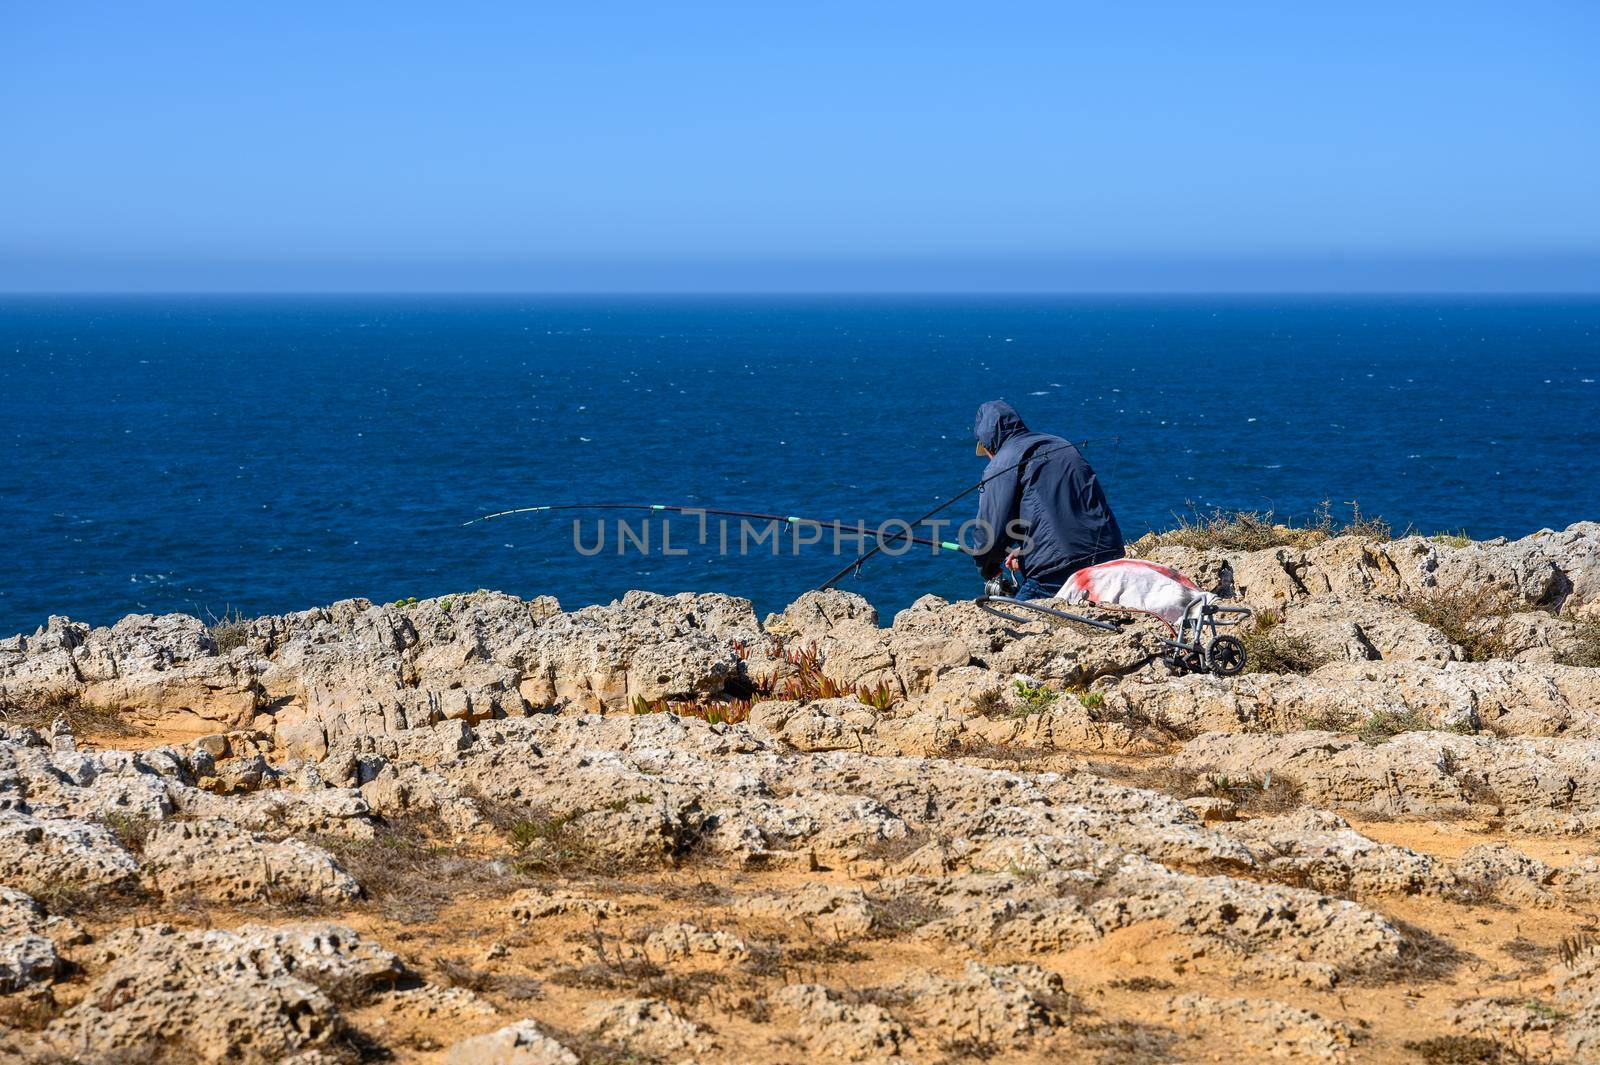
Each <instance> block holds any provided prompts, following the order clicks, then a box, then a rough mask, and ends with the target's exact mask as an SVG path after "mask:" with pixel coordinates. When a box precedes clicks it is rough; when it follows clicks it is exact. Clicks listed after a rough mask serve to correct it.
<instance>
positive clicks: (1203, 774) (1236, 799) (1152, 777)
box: [1090, 764, 1304, 814]
mask: <svg viewBox="0 0 1600 1065" xmlns="http://www.w3.org/2000/svg"><path fill="white" fill-rule="evenodd" d="M1090 769H1091V771H1092V772H1094V773H1097V774H1099V775H1101V776H1104V777H1107V778H1108V779H1111V780H1115V781H1116V782H1117V783H1119V784H1126V785H1127V786H1128V787H1131V788H1145V789H1147V790H1150V791H1160V792H1165V793H1166V794H1168V795H1171V796H1172V797H1174V798H1177V799H1193V798H1199V797H1201V796H1212V797H1216V798H1222V799H1227V800H1229V801H1230V802H1232V803H1233V804H1234V805H1235V806H1237V807H1238V808H1239V809H1240V810H1241V811H1242V812H1244V813H1250V814H1281V813H1287V812H1288V811H1290V810H1295V809H1298V808H1299V807H1300V806H1301V805H1303V803H1304V799H1303V798H1302V797H1301V794H1300V785H1298V784H1296V783H1295V782H1294V781H1292V780H1289V779H1287V778H1285V777H1283V776H1279V775H1276V774H1273V773H1265V774H1262V775H1261V776H1229V775H1228V774H1226V773H1217V772H1209V771H1203V770H1191V769H1178V768H1175V767H1173V766H1171V765H1152V766H1127V765H1117V764H1101V765H1094V766H1091V767H1090Z"/></svg>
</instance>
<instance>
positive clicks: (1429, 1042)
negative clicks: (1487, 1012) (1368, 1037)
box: [1405, 1035, 1528, 1065]
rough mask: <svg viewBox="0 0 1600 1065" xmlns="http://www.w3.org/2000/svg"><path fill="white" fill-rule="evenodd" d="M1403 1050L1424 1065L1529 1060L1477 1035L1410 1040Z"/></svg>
mask: <svg viewBox="0 0 1600 1065" xmlns="http://www.w3.org/2000/svg"><path fill="white" fill-rule="evenodd" d="M1405 1047H1406V1049H1407V1050H1409V1051H1411V1052H1412V1053H1413V1054H1415V1055H1416V1056H1417V1057H1418V1058H1419V1059H1420V1060H1422V1061H1424V1062H1427V1065H1513V1063H1516V1062H1525V1061H1527V1060H1528V1057H1527V1055H1525V1054H1523V1053H1522V1052H1521V1051H1518V1050H1513V1049H1512V1048H1511V1047H1508V1046H1506V1045H1505V1044H1504V1043H1497V1042H1495V1041H1494V1040H1493V1039H1485V1038H1483V1037H1482V1036H1477V1035H1438V1036H1434V1037H1433V1038H1431V1039H1417V1040H1412V1041H1411V1042H1408V1043H1406V1044H1405Z"/></svg>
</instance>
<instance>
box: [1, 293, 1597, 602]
mask: <svg viewBox="0 0 1600 1065" xmlns="http://www.w3.org/2000/svg"><path fill="white" fill-rule="evenodd" d="M1597 380H1600V301H1597V300H1595V299H1592V298H1589V299H1580V298H1555V297H1552V298H1544V299H1510V298H1504V299H1501V298H1495V299H1466V298H1458V299H1422V298H1362V299H1355V298H1322V299H1310V298H1305V299H1285V298H1182V299H1173V298H1153V297H1152V298H1092V299H1090V298H1084V299H1069V298H1031V297H1029V298H1023V297H1016V298H1004V299H998V298H981V299H979V298H971V299H966V298H949V297H939V298H932V297H929V298H915V299H913V298H816V297H808V298H799V297H796V298H771V297H760V298H757V297H747V298H621V297H615V298H602V297H591V298H522V297H482V298H435V297H399V296H396V297H323V298H308V297H252V298H239V297H220V296H218V297H159V298H158V297H148V298H134V297H117V298H110V297H97V298H78V297H72V298H68V297H49V298H35V297H27V298H23V297H14V296H13V297H0V507H3V509H0V532H3V534H4V536H3V544H4V556H3V559H4V560H3V562H0V633H9V632H15V631H27V630H31V629H32V628H33V627H34V626H36V625H38V624H40V623H42V622H43V621H44V620H45V618H46V617H47V616H48V615H49V614H52V613H65V614H70V615H72V616H74V617H79V618H82V619H85V620H89V621H92V622H96V623H104V622H109V621H111V620H114V619H116V618H117V617H119V616H121V615H122V614H125V613H129V612H134V611H153V612H163V611H171V610H182V611H188V612H191V613H196V614H199V615H201V616H205V615H206V614H207V613H208V612H210V613H216V614H221V613H222V612H223V611H225V610H227V609H230V608H231V609H234V610H241V611H243V612H244V613H246V614H259V613H265V612H279V611H286V610H295V609H302V608H305V607H308V606H313V605H317V604H323V603H328V602H331V601H333V600H336V599H341V598H347V597H350V596H366V597H369V598H372V599H374V600H380V601H382V600H390V599H395V598H399V597H405V596H417V597H426V596H431V595H437V594H442V593H449V592H458V591H463V590H470V589H474V588H479V587H488V588H499V589H504V590H506V591H510V592H515V593H518V594H521V595H535V594H541V593H549V594H554V595H556V596H558V597H559V598H560V599H561V601H562V603H563V604H564V605H566V606H567V607H569V608H571V607H575V606H579V605H582V604H585V603H593V602H606V601H609V600H610V599H612V598H614V597H616V596H618V595H620V594H621V593H622V592H623V591H625V590H627V589H629V588H648V589H654V590H659V591H666V592H673V591H682V590H697V591H711V590H715V591H724V592H729V593H733V594H737V595H743V596H748V597H750V598H751V599H753V600H755V602H756V604H757V606H758V608H759V609H763V610H770V609H777V608H780V607H781V606H782V605H783V604H784V603H786V602H788V601H789V600H791V599H792V598H794V597H795V596H797V595H799V594H800V593H801V592H803V591H805V590H806V589H808V588H811V587H813V586H815V585H816V584H817V583H818V582H819V581H821V580H822V579H823V578H825V577H826V576H827V575H829V574H830V573H831V572H833V570H835V569H837V568H838V567H839V565H840V564H842V563H841V561H840V560H836V559H835V558H834V557H833V556H832V555H831V553H829V552H828V551H827V550H826V549H825V548H819V547H813V548H807V549H803V550H801V552H800V553H799V554H798V555H794V554H791V553H790V550H789V546H788V545H787V544H786V545H785V548H784V554H783V555H782V556H781V557H778V558H774V557H772V555H771V553H770V549H768V548H765V547H763V548H761V549H760V550H758V551H757V552H756V553H755V554H754V555H752V556H750V557H738V556H737V555H735V556H732V557H725V556H722V555H721V554H720V553H719V552H718V550H717V549H716V544H715V542H714V541H715V527H714V526H713V530H712V531H713V537H712V539H713V543H712V544H710V545H708V546H706V547H702V546H700V545H699V544H697V543H696V542H695V540H696V538H697V533H698V528H697V526H696V524H695V523H694V522H692V521H684V522H680V523H679V524H677V525H676V526H675V527H674V538H673V549H674V550H675V551H676V550H680V549H686V550H687V553H686V554H682V555H673V556H670V557H668V556H665V555H663V554H662V553H661V551H660V543H659V534H660V529H659V524H656V525H655V526H654V534H655V540H654V542H653V544H652V547H653V548H654V550H653V551H652V553H651V554H649V555H641V554H639V553H637V552H630V553H629V554H627V555H625V556H622V557H618V556H617V555H616V554H615V552H614V536H613V539H612V540H609V541H608V543H607V551H606V552H605V553H603V554H601V555H597V556H595V557H585V556H583V555H581V554H579V553H578V552H576V551H575V550H574V549H573V534H572V527H571V522H572V520H573V516H572V515H529V516H520V517H512V518H505V519H500V520H497V521H494V522H490V523H484V524H478V525H473V526H469V527H465V528H463V527H462V522H464V521H466V520H467V519H469V518H472V517H474V516H476V515H479V514H482V513H484V512H487V511H491V510H499V509H503V508H507V507H516V506H527V505H531V504H536V503H546V502H570V501H603V502H632V501H638V502H646V503H649V502H662V503H687V504H699V505H707V506H723V507H733V508H748V509H755V510H760V511H773V512H779V513H788V514H800V515H805V516H816V517H822V518H834V517H838V518H844V519H849V520H854V519H857V518H864V519H867V520H869V521H873V520H881V519H886V518H891V517H904V518H912V517H915V516H916V515H918V514H920V513H921V512H922V511H924V510H926V509H928V508H929V507H931V506H932V505H933V504H934V503H935V502H936V501H938V500H940V499H942V498H944V497H946V496H948V495H951V494H954V493H955V492H957V491H959V490H960V489H962V488H964V487H966V486H967V485H969V484H971V483H972V482H973V481H975V480H976V479H977V478H978V476H979V474H980V472H981V470H982V467H983V461H982V460H981V459H978V458H975V457H974V456H973V454H972V443H971V423H972V414H973V410H974V408H975V407H976V406H977V404H978V403H979V402H980V401H982V400H985V399H991V398H997V397H1003V398H1006V399H1008V400H1010V401H1011V402H1012V403H1013V404H1014V405H1015V406H1017V407H1018V409H1019V410H1021V412H1022V413H1023V415H1024V417H1025V418H1026V419H1027V420H1028V422H1029V423H1030V424H1031V425H1033V426H1034V427H1036V428H1039V429H1042V430H1046V431H1050V432H1056V433H1059V434H1062V435H1066V436H1070V437H1072V438H1096V439H1099V438H1105V437H1113V436H1115V437H1120V440H1118V441H1111V440H1102V441H1101V442H1099V443H1094V444H1091V445H1089V446H1088V447H1087V448H1086V453H1087V454H1088V455H1089V457H1090V459H1091V461H1092V462H1094V464H1095V465H1096V467H1097V468H1098V470H1099V472H1100V474H1101V477H1102V479H1103V481H1104V483H1105V484H1106V487H1107V491H1108V493H1109V496H1110V499H1111V501H1112V504H1113V506H1114V507H1115V508H1116V509H1117V512H1118V514H1119V517H1120V519H1121V521H1122V525H1123V529H1124V531H1125V532H1126V533H1127V535H1128V537H1129V538H1130V539H1132V538H1133V537H1135V536H1137V535H1138V534H1139V533H1141V532H1143V531H1144V530H1146V529H1149V528H1151V527H1160V526H1164V525H1169V524H1171V522H1172V520H1173V514H1174V513H1175V512H1184V511H1186V510H1188V509H1189V508H1190V507H1191V506H1192V507H1198V508H1202V509H1203V508H1209V507H1212V506H1221V507H1248V508H1253V509H1268V508H1270V509H1272V510H1275V511H1276V512H1277V513H1278V514H1280V515H1283V516H1286V517H1292V518H1298V519H1305V518H1307V517H1309V516H1310V515H1311V513H1312V512H1313V511H1314V509H1315V508H1316V506H1317V505H1318V504H1319V503H1321V502H1322V501H1323V500H1330V501H1332V503H1333V505H1334V511H1335V513H1336V514H1341V513H1348V507H1347V506H1346V503H1347V501H1351V500H1354V501H1358V502H1359V504H1360V507H1361V509H1362V511H1363V512H1364V513H1368V514H1378V515H1382V516H1384V517H1386V518H1387V519H1389V520H1390V521H1391V522H1392V523H1394V524H1395V525H1396V526H1397V527H1401V528H1403V527H1405V526H1407V525H1415V526H1416V527H1417V528H1418V529H1420V530H1422V531H1426V532H1434V531H1441V530H1452V531H1454V530H1465V531H1466V532H1468V533H1470V534H1471V535H1474V536H1479V537H1482V536H1493V535H1502V534H1503V535H1511V536H1515V535H1521V534H1524V533H1527V532H1530V531H1533V530H1535V529H1538V528H1540V527H1542V526H1553V527H1561V526H1565V525H1567V524H1568V523H1570V522H1572V521H1576V520H1580V519H1585V518H1600V476H1597V475H1596V467H1595V458H1596V453H1597V445H1600V383H1597ZM971 508H972V502H971V501H970V500H969V501H963V502H962V503H960V504H958V505H957V506H956V507H955V508H953V509H952V511H951V515H952V516H953V517H956V518H965V517H967V516H968V515H969V514H970V512H971ZM596 517H597V516H595V515H590V516H587V517H585V518H584V520H585V527H584V528H585V533H584V535H585V539H586V541H587V542H589V543H591V544H592V542H593V539H594V536H595V535H596V533H595V525H594V522H595V519H596ZM612 517H613V518H614V517H615V516H612ZM657 522H659V519H657ZM732 532H733V537H734V541H735V544H736V543H737V535H738V530H737V526H736V525H735V526H734V528H733V530H732ZM613 533H614V530H613ZM974 572H975V571H974V570H973V568H972V566H971V564H970V562H968V561H967V560H965V559H963V558H960V557H957V556H952V555H949V554H946V555H944V556H943V557H939V558H934V557H929V556H928V555H926V554H923V553H917V554H914V555H909V556H907V557H904V558H900V559H894V560H887V559H877V560H874V561H873V562H871V563H869V564H868V565H867V566H866V567H865V568H864V570H863V571H862V574H861V577H860V579H859V580H853V581H851V580H847V581H846V585H845V586H846V587H849V588H852V589H854V590H857V591H860V592H862V593H863V594H865V595H867V596H868V597H869V598H871V599H872V600H873V601H874V602H875V603H876V604H877V605H878V606H879V607H880V608H881V609H884V610H894V609H898V608H899V607H901V606H904V605H905V604H907V603H909V602H911V601H912V600H913V599H915V598H916V597H917V596H919V595H922V594H924V593H926V592H936V593H938V594H941V595H944V596H948V597H959V596H964V595H971V594H973V593H974V592H975V591H976V587H975V576H974Z"/></svg>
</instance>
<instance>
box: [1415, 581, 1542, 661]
mask: <svg viewBox="0 0 1600 1065" xmlns="http://www.w3.org/2000/svg"><path fill="white" fill-rule="evenodd" d="M1400 606H1401V607H1402V608H1404V609H1405V610H1407V611H1409V612H1410V614H1411V615H1412V617H1415V618H1416V619H1417V620H1418V621H1420V622H1422V623H1423V624H1424V625H1428V626H1430V627H1432V628H1435V629H1437V630H1439V632H1441V633H1443V634H1444V637H1445V639H1447V640H1449V641H1450V642H1451V643H1453V644H1456V645H1457V646H1459V647H1460V648H1461V650H1462V651H1463V652H1464V653H1465V654H1466V656H1467V661H1469V662H1488V661H1492V660H1494V659H1500V658H1509V657H1510V656H1511V654H1512V652H1513V651H1514V650H1515V648H1513V647H1512V646H1511V644H1510V641H1509V640H1508V638H1507V636H1506V624H1505V619H1506V617H1507V616H1508V615H1510V613H1511V610H1512V607H1513V606H1514V604H1513V602H1512V600H1511V597H1510V596H1508V595H1507V594H1506V593H1505V592H1503V591H1499V590H1498V589H1495V588H1473V589H1460V590H1456V591H1439V590H1434V591H1430V592H1424V593H1421V594H1417V595H1411V596H1407V597H1406V598H1404V599H1402V600H1400Z"/></svg>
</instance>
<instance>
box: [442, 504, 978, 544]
mask: <svg viewBox="0 0 1600 1065" xmlns="http://www.w3.org/2000/svg"><path fill="white" fill-rule="evenodd" d="M553 510H647V511H655V512H656V513H668V514H715V515H717V516H718V517H725V518H755V519H757V520H758V521H769V522H777V523H778V524H780V525H793V526H801V525H811V526H815V527H817V528H819V529H830V528H831V529H833V530H835V531H836V532H839V531H849V532H853V533H857V534H858V535H861V536H865V535H866V534H867V533H868V532H873V533H876V534H877V535H878V537H879V538H880V539H881V538H882V537H883V536H884V535H885V533H884V531H883V527H882V526H879V527H877V528H871V529H869V528H868V527H867V526H866V525H865V523H863V522H856V523H855V524H853V525H850V524H845V523H844V522H840V521H831V522H829V521H817V520H816V519H814V518H798V517H795V516H794V515H792V514H761V513H758V512H756V511H753V510H727V509H724V508H722V507H690V506H674V505H671V504H666V503H549V504H545V505H543V506H537V507H517V508H516V509H515V510H497V511H495V512H494V513H493V514H485V515H483V516H482V517H480V518H473V519H472V520H471V521H464V522H462V523H461V527H462V528H466V527H467V526H468V525H475V524H477V523H478V522H480V521H489V520H490V519H491V518H504V517H509V516H510V515H512V514H537V513H542V512H544V511H553ZM895 539H897V540H910V541H911V542H912V543H914V544H922V545H924V546H927V547H937V548H939V549H940V550H943V551H960V550H961V545H960V544H958V543H954V542H952V541H949V540H930V539H928V538H926V537H922V536H907V535H905V534H897V535H896V536H895Z"/></svg>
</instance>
